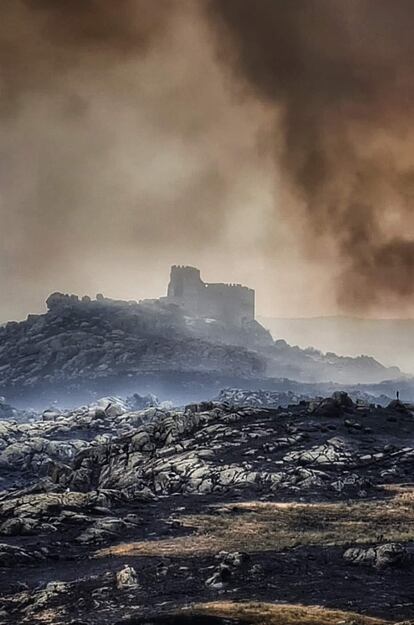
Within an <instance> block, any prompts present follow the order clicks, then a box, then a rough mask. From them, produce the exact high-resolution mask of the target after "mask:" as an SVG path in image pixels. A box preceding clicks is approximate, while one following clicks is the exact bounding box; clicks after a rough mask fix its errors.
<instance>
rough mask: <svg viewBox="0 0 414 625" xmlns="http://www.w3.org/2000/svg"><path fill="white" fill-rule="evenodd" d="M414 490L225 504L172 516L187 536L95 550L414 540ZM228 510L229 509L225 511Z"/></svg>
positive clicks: (158, 551)
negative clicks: (357, 497) (373, 496)
mask: <svg viewBox="0 0 414 625" xmlns="http://www.w3.org/2000/svg"><path fill="white" fill-rule="evenodd" d="M413 502H414V496H413V492H412V491H410V492H405V493H403V494H398V495H396V496H395V497H392V498H390V499H386V500H384V499H382V500H380V501H377V500H371V501H367V502H360V501H354V502H350V503H342V502H341V503H325V504H324V503H315V504H307V503H306V504H302V503H283V504H280V503H263V502H256V501H254V502H245V503H235V504H228V505H227V506H226V513H224V512H223V513H218V512H217V511H216V510H214V509H212V511H211V512H212V513H211V514H200V515H197V514H195V515H185V516H181V517H177V519H176V520H177V521H178V522H180V523H181V524H182V525H183V526H184V527H186V528H191V529H194V530H195V533H193V534H190V535H188V536H178V537H176V538H168V539H163V540H155V541H142V542H132V543H122V544H120V545H115V546H112V547H109V548H106V549H101V550H99V551H97V552H96V554H95V555H96V556H97V557H106V556H111V555H116V556H120V555H121V556H123V555H125V556H126V555H145V556H191V555H197V554H204V555H206V554H213V553H217V551H220V550H221V549H225V550H243V551H247V552H254V551H269V550H271V551H281V550H284V549H289V548H294V547H299V546H325V547H327V546H337V545H347V544H369V543H377V542H394V541H396V542H408V541H411V540H414V506H413ZM229 512H230V513H229Z"/></svg>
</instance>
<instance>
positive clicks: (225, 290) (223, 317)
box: [167, 266, 255, 325]
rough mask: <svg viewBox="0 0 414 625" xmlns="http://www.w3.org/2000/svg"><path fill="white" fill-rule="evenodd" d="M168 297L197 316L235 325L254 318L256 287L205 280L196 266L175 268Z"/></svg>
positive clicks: (172, 270) (172, 269)
mask: <svg viewBox="0 0 414 625" xmlns="http://www.w3.org/2000/svg"><path fill="white" fill-rule="evenodd" d="M167 299H168V300H170V301H171V302H174V303H176V304H178V305H180V306H182V307H183V308H185V309H186V310H188V312H189V313H191V314H192V315H195V316H197V317H204V318H212V319H218V320H220V321H223V322H225V323H229V324H233V325H242V324H243V322H245V321H252V320H253V319H254V315H255V310H254V306H255V293H254V290H253V289H249V288H247V287H245V286H241V285H240V284H221V283H210V284H209V283H205V282H203V280H202V279H201V277H200V271H199V270H198V269H196V268H195V267H179V266H173V267H172V268H171V277H170V283H169V285H168V294H167Z"/></svg>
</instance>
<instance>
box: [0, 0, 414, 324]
mask: <svg viewBox="0 0 414 625" xmlns="http://www.w3.org/2000/svg"><path fill="white" fill-rule="evenodd" d="M413 17H414V6H413V5H412V2H411V0H407V1H406V0H394V1H393V2H391V0H346V2H345V1H343V0H260V2H253V0H252V1H250V0H117V1H116V2H115V0H2V3H1V7H0V18H1V19H0V69H1V72H0V153H1V160H0V227H1V244H0V288H1V289H2V293H3V294H6V293H7V297H3V298H2V304H1V308H0V321H3V320H5V319H7V318H16V317H22V316H24V315H25V314H26V313H27V312H28V311H36V310H39V309H40V308H41V306H42V303H43V301H44V299H45V298H46V296H47V295H48V293H49V292H51V291H55V290H62V291H68V292H76V293H80V294H82V293H85V292H87V293H89V294H91V295H93V294H94V293H96V292H98V291H102V292H104V293H105V294H108V295H112V296H114V297H124V298H137V299H138V298H140V297H146V296H149V297H151V296H153V297H156V296H158V295H159V294H160V293H162V292H163V291H164V289H165V283H166V280H167V278H168V267H169V265H170V264H173V263H186V264H194V265H198V266H200V268H201V269H202V271H203V274H204V276H205V278H206V279H207V280H211V281H214V280H217V281H218V280H228V281H237V282H238V281H241V282H245V283H247V284H251V285H252V286H253V287H255V288H256V289H257V291H258V309H259V311H261V312H263V313H267V314H268V315H271V314H272V313H273V314H285V315H286V314H293V315H298V314H299V315H300V314H321V313H323V312H334V311H336V310H337V308H336V306H337V304H335V303H334V301H333V300H334V298H336V299H337V301H338V302H339V306H340V307H341V308H342V309H352V310H363V311H368V312H373V313H374V314H378V311H385V312H390V314H391V313H394V314H400V313H402V312H403V309H404V310H405V311H406V312H407V314H408V313H409V312H412V311H413V304H414V302H413V296H412V284H413V271H414V269H413V257H414V249H413V248H414V244H413V217H412V215H413V211H412V208H411V202H412V199H413V197H414V171H413V165H412V163H413V149H412V148H411V145H413V142H412V139H414V137H413V136H412V135H413V134H414V131H413V129H412V128H414V126H413V124H412V122H413V121H414V119H413V118H414V114H413V113H414V111H413V102H414V99H413V96H414V89H413V87H414V72H412V65H413V62H412V59H413V58H414V56H413V52H414V43H413V42H412V41H411V27H412V24H413ZM332 285H333V286H332ZM333 293H335V296H334V295H333ZM329 307H330V308H329Z"/></svg>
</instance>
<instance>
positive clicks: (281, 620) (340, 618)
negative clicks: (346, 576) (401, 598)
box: [194, 601, 389, 625]
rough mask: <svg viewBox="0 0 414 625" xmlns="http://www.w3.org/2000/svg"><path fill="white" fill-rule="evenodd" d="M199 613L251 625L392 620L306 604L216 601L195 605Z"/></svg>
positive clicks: (374, 624)
mask: <svg viewBox="0 0 414 625" xmlns="http://www.w3.org/2000/svg"><path fill="white" fill-rule="evenodd" d="M194 611H195V612H197V613H198V614H211V615H213V616H219V617H223V618H234V619H240V620H241V621H244V622H245V623H246V624H247V623H248V624H251V625H351V624H352V625H385V624H386V623H389V621H383V620H381V619H376V618H370V617H366V616H360V615H359V614H355V613H354V612H342V611H339V610H328V609H325V608H319V607H313V606H311V607H307V606H302V605H274V604H270V603H246V604H244V603H231V602H221V601H218V602H212V603H203V604H200V605H196V606H194Z"/></svg>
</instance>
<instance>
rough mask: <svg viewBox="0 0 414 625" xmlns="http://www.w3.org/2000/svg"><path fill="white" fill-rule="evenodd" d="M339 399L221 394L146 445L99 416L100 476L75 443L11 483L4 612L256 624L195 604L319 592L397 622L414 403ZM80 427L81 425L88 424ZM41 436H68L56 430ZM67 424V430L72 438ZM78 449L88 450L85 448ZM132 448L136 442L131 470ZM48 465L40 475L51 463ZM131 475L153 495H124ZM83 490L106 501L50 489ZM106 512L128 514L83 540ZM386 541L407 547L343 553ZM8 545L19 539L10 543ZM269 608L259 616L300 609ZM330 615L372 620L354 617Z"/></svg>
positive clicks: (413, 615) (90, 619) (411, 515)
mask: <svg viewBox="0 0 414 625" xmlns="http://www.w3.org/2000/svg"><path fill="white" fill-rule="evenodd" d="M344 401H345V400H343V398H342V400H340V401H339V400H338V401H328V402H325V404H322V405H320V406H317V407H316V409H315V407H314V406H310V405H308V404H305V403H304V404H302V405H298V406H291V407H289V409H279V410H248V409H235V408H230V407H221V408H220V410H218V409H216V413H215V414H214V416H211V415H212V412H213V409H212V408H210V409H209V410H207V411H204V412H203V413H202V414H210V416H208V417H206V420H205V421H203V422H201V423H197V424H196V425H195V426H194V427H193V426H192V427H191V428H190V429H189V430H188V431H184V432H182V433H180V434H179V435H177V436H176V438H175V440H174V441H172V444H171V441H170V442H169V443H168V444H166V443H165V444H160V445H158V447H156V449H150V450H149V451H148V453H147V451H145V449H144V448H142V449H140V450H139V451H137V450H136V449H135V448H133V447H132V442H131V441H132V438H131V436H133V435H134V430H131V432H130V433H129V434H128V436H127V437H126V438H125V436H124V438H122V437H121V438H119V437H118V439H116V440H115V439H114V441H113V442H111V443H110V444H107V445H106V446H102V445H100V446H97V445H96V444H94V442H93V438H92V434H91V433H93V431H94V427H95V426H94V425H93V424H92V426H91V427H90V428H89V429H88V436H87V437H85V439H86V441H85V442H86V444H87V445H89V444H90V445H91V448H93V450H94V452H93V453H94V454H95V455H94V456H93V458H94V462H96V463H98V464H99V467H100V469H99V472H98V477H96V470H94V473H93V475H94V477H93V480H92V478H91V477H90V475H88V479H86V478H85V468H84V467H85V466H86V465H85V462H83V464H82V463H79V462H78V464H77V461H76V456H75V459H74V460H73V462H72V463H67V462H66V463H56V462H55V461H54V460H53V461H52V460H50V459H49V465H50V464H51V463H52V464H53V471H50V470H49V474H48V475H47V480H48V482H47V488H44V487H42V486H40V485H39V487H38V488H37V489H36V492H32V493H28V494H24V493H22V492H16V491H14V490H9V491H4V492H3V494H2V499H1V501H0V506H2V507H1V508H0V512H1V515H2V516H1V518H0V522H2V525H0V532H1V534H2V535H1V537H0V542H1V543H2V547H3V551H1V550H0V589H1V595H2V606H1V609H0V619H1V618H2V619H3V622H7V623H10V624H13V623H45V622H49V623H56V624H59V623H65V624H66V623H72V625H75V624H78V625H81V624H85V625H86V624H88V625H92V624H94V625H101V624H102V625H103V624H104V623H114V624H117V623H129V624H131V625H132V624H133V623H136V624H137V625H138V624H143V623H159V624H160V625H162V624H163V625H174V624H175V623H183V624H185V623H189V624H191V623H198V624H199V625H203V623H205V624H206V625H214V623H217V624H218V623H224V622H251V623H253V622H258V621H255V620H254V619H253V617H251V616H250V617H249V618H250V619H251V620H249V619H247V620H246V618H247V617H245V618H244V619H242V620H240V619H239V618H238V617H237V618H236V617H235V620H234V619H233V620H232V617H231V615H230V616H229V615H228V614H227V615H223V616H220V615H217V614H214V615H213V614H210V615H206V614H205V613H204V611H203V608H202V607H201V608H200V607H199V606H200V605H201V606H204V604H210V603H211V602H229V601H231V602H234V603H236V604H239V603H244V602H258V603H260V604H262V603H263V604H269V603H271V604H276V605H280V604H285V603H286V604H301V605H303V606H322V607H324V608H327V609H328V608H331V609H335V610H342V611H345V612H352V613H357V614H358V615H361V616H363V615H366V616H369V617H373V618H377V619H384V620H386V621H390V622H392V623H397V622H400V621H403V620H407V619H408V620H409V619H414V416H413V413H412V412H411V410H410V409H409V408H406V407H404V406H403V405H398V404H396V405H394V406H392V407H390V408H388V409H386V408H380V407H373V406H371V407H369V406H359V407H357V406H353V405H349V404H347V403H346V401H345V403H344ZM194 410H198V408H194ZM173 417H174V415H173ZM174 418H175V417H174ZM177 418H181V417H177ZM106 426H107V424H105V427H106ZM73 428H74V431H76V432H78V429H79V422H77V423H76V424H73ZM141 429H142V428H141ZM69 430H70V427H69ZM37 436H38V432H36V436H35V434H33V439H34V438H36V437H37ZM44 436H45V437H46V438H47V436H49V439H51V437H53V440H59V435H58V433H56V432H54V434H53V435H52V434H50V433H49V434H47V433H44ZM151 436H154V437H155V436H156V434H154V433H153V432H152V433H151ZM68 437H69V435H68V432H67V431H66V432H65V435H64V437H63V439H64V440H65V442H66V441H67V440H68ZM69 438H70V437H69ZM28 440H31V439H30V438H29V439H27V440H26V443H25V444H26V445H28V446H29V447H30V443H28V442H27V441H28ZM126 440H128V441H129V442H128V445H129V447H128V450H127V457H128V461H127V463H125V462H124V459H123V456H122V454H123V453H124V452H125V446H126V444H127V443H126ZM90 441H92V442H90ZM98 447H99V454H98V455H96V453H97V452H96V449H97V448H98ZM6 448H7V447H6ZM85 449H86V451H85ZM183 449H184V450H185V452H186V453H187V456H186V457H185V458H184V462H186V463H187V465H186V468H185V470H184V469H183V467H182V465H183V459H182V454H183ZM205 450H208V451H209V452H211V454H210V456H209V457H207V456H206V458H207V459H206V460H203V461H202V460H200V458H201V457H202V454H201V453H200V452H202V451H205ZM78 453H83V454H84V456H85V454H87V453H90V448H89V447H87V448H84V449H83V450H82V451H81V452H78ZM132 454H139V455H140V457H139V458H138V460H139V462H137V464H136V465H134V466H133V469H131V468H130V463H131V455H132ZM146 454H147V455H146ZM188 454H190V456H188ZM197 454H199V456H197ZM103 456H105V460H104V461H103V460H102V457H103ZM166 458H167V459H168V462H169V465H168V467H165V466H164V464H165V462H166V460H165V459H166ZM197 458H198V459H197ZM121 460H122V462H124V464H123V465H122V466H124V467H125V468H124V470H123V472H122V471H121V473H120V472H119V466H118V465H119V463H120V462H121ZM163 463H164V464H163ZM32 464H33V461H32ZM62 464H65V470H64V471H63V469H62V466H61V465H62ZM36 466H37V465H36ZM87 466H88V467H89V469H88V470H89V471H92V469H90V463H89V464H88V465H87ZM56 467H60V470H61V473H59V471H58V470H57V469H56ZM3 469H4V470H5V471H6V472H10V470H11V469H10V467H8V468H7V470H6V468H5V467H4V465H3ZM229 470H230V474H229ZM242 470H243V471H242ZM82 471H83V472H82ZM131 471H132V472H131ZM235 471H236V473H235ZM237 471H239V473H237ZM80 472H82V479H84V482H82V483H81V482H80ZM130 472H131V475H130ZM197 472H198V473H197ZM200 472H201V473H200ZM18 473H20V480H21V481H22V482H24V481H25V480H26V481H27V483H28V484H29V483H30V484H36V479H38V478H36V471H35V469H34V468H33V466H32V465H27V464H26V465H25V466H24V468H21V469H19V471H18ZM40 473H41V474H42V479H43V480H44V479H45V477H44V467H43V465H41V467H40ZM63 474H64V475H65V480H67V481H66V482H65V481H64V479H63V477H62V475H63ZM199 474H202V475H203V478H202V480H201V482H200V481H199V478H198V477H195V476H197V475H199ZM229 475H230V477H229ZM51 476H53V480H54V481H53V480H52V477H51ZM160 476H162V479H161V478H160ZM177 476H178V477H177ZM269 476H270V477H269ZM125 477H126V478H128V480H129V481H128V483H127V484H126V486H125V485H124V483H123V482H122V480H123V479H124V478H125ZM165 477H166V479H164V478H165ZM131 479H133V480H135V481H136V482H140V484H141V486H142V487H143V488H144V487H145V488H147V489H148V490H149V491H150V495H151V496H148V497H147V498H146V500H144V498H143V497H142V496H141V497H133V496H128V497H126V496H125V490H128V488H130V481H131ZM68 480H69V481H68ZM88 480H89V482H88ZM210 482H211V488H210ZM41 484H44V481H43V482H41ZM52 484H53V485H52ZM68 484H69V486H68ZM75 484H76V485H77V488H76V489H75ZM160 484H161V485H162V486H160ZM206 484H207V485H208V487H206ZM75 492H76V493H77V492H80V493H83V494H84V495H87V494H88V493H89V494H90V493H94V496H95V494H96V493H97V496H98V497H99V496H104V497H105V503H104V504H101V502H100V504H99V505H97V506H95V507H93V506H92V507H91V506H90V505H89V503H88V504H87V505H86V504H83V503H81V504H80V505H79V506H78V504H76V505H77V507H76V508H75V507H74V505H72V504H70V505H69V504H68V503H67V502H65V501H63V499H62V501H59V503H55V504H53V505H52V506H51V505H50V500H51V497H52V496H53V494H54V493H60V494H62V497H64V496H66V495H65V493H66V494H67V495H68V496H69V495H71V494H72V493H75ZM128 492H129V491H128ZM82 496H83V495H82ZM39 502H40V503H39ZM46 503H47V505H46ZM19 506H20V507H19ZM22 506H23V507H22ZM39 506H43V507H42V510H41V511H40V512H39ZM45 506H46V507H45ZM88 506H89V507H88ZM14 518H20V519H21V518H23V520H24V522H23V528H22V526H19V529H16V527H15V525H13V529H12V530H10V523H9V522H10V519H14ZM27 519H31V520H33V521H35V522H34V523H33V524H30V523H31V521H30V523H29V524H27V523H26V520H27ZM39 519H41V522H40V521H39ZM108 519H110V520H111V523H112V522H113V520H114V519H116V520H120V521H124V522H125V526H122V527H121V528H118V527H117V526H116V527H115V529H114V527H112V526H111V531H110V532H109V533H105V532H102V531H101V530H100V531H98V532H97V533H96V534H93V535H91V537H89V538H88V539H87V540H86V541H84V542H79V541H78V538H79V536H80V534H81V533H82V532H84V531H85V530H88V528H91V527H94V528H95V527H98V526H99V523H100V522H102V521H104V522H105V521H107V520H108ZM131 519H132V520H131ZM126 520H127V521H128V522H126ZM130 521H131V522H130ZM4 524H6V525H4ZM29 526H30V528H29V529H28V527H29ZM99 527H100V526H99ZM105 527H106V526H105ZM390 543H391V544H396V545H398V546H399V548H400V549H401V553H403V556H402V557H398V558H394V559H393V558H389V559H388V560H385V561H383V562H379V561H375V560H371V561H370V560H369V558H365V559H364V558H363V557H361V561H360V562H359V563H355V562H352V561H350V560H349V559H346V558H344V553H345V552H346V550H347V549H348V548H350V547H355V548H357V549H360V550H361V553H362V555H363V553H364V552H366V550H367V549H369V548H370V547H372V546H374V547H380V546H382V545H389V544H390ZM5 546H6V547H7V546H9V547H10V548H11V549H13V548H19V551H12V555H11V556H10V553H9V552H7V549H6V548H5ZM223 552H225V553H223ZM235 552H239V553H240V554H242V556H241V557H240V558H239V560H240V561H238V562H237V563H236V564H234V562H230V560H231V558H230V560H229V557H228V554H234V553H235ZM226 554H227V555H226ZM236 559H237V558H236ZM229 562H230V563H229ZM125 565H128V566H129V567H132V569H133V575H132V579H131V576H129V577H128V576H127V577H128V579H127V582H126V583H122V582H120V581H119V579H118V578H117V574H118V575H119V572H120V571H122V570H123V568H124V567H125ZM194 605H196V606H198V607H196V608H193V610H194V612H189V611H188V610H191V606H194ZM183 610H184V611H183ZM262 618H263V620H262V621H261V622H262V623H264V624H265V625H266V623H281V624H282V625H283V624H284V623H286V624H288V623H289V625H290V623H291V622H293V621H290V620H283V621H282V620H279V621H276V620H275V621H273V620H271V619H272V618H273V617H269V616H266V617H265V616H263V617H262ZM284 618H285V617H284ZM332 618H333V620H332V621H329V622H332V623H340V622H343V623H347V622H349V623H351V622H361V623H362V621H355V618H354V616H353V617H352V618H351V617H349V619H348V621H346V620H345V621H344V620H343V617H342V616H341V617H338V619H340V618H342V621H341V620H337V621H335V620H334V617H332ZM229 619H230V621H229ZM266 619H268V620H266ZM269 619H270V620H269ZM352 619H353V620H352ZM297 622H299V621H297ZM300 622H301V623H302V622H303V623H305V622H309V623H311V622H312V623H314V622H315V621H311V620H309V621H305V620H303V621H300ZM321 622H322V621H321ZM324 622H325V621H324ZM326 622H328V621H326ZM376 622H380V621H379V620H378V621H376Z"/></svg>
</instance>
